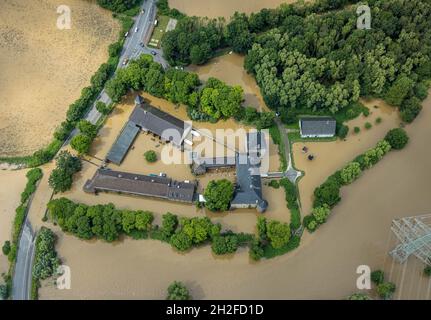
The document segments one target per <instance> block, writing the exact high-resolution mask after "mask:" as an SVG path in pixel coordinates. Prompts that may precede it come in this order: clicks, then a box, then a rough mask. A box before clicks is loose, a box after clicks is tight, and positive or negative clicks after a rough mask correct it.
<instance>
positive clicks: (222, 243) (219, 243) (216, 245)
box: [211, 235, 238, 255]
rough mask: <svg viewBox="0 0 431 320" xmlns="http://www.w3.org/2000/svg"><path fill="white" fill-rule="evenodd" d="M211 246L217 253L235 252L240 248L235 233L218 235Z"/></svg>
mask: <svg viewBox="0 0 431 320" xmlns="http://www.w3.org/2000/svg"><path fill="white" fill-rule="evenodd" d="M211 248H212V251H213V252H214V253H215V254H216V255H223V254H229V253H234V252H236V250H237V249H238V238H237V237H236V236H235V235H227V236H217V237H215V238H214V239H213V241H212V245H211Z"/></svg>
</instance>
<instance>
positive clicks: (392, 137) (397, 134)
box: [385, 128, 409, 150]
mask: <svg viewBox="0 0 431 320" xmlns="http://www.w3.org/2000/svg"><path fill="white" fill-rule="evenodd" d="M385 140H386V141H387V142H389V144H390V145H391V147H392V148H393V149H395V150H400V149H403V148H404V147H405V146H406V144H407V143H408V142H409V136H408V135H407V132H406V131H405V130H404V129H401V128H396V129H392V130H390V131H389V132H388V133H387V134H386V137H385Z"/></svg>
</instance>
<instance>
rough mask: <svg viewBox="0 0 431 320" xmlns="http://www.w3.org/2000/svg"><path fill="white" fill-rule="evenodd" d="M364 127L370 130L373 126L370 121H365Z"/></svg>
mask: <svg viewBox="0 0 431 320" xmlns="http://www.w3.org/2000/svg"><path fill="white" fill-rule="evenodd" d="M364 127H365V129H367V130H370V129H371V128H372V127H373V125H372V124H371V123H370V122H365V126H364Z"/></svg>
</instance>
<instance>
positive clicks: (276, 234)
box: [266, 220, 290, 249]
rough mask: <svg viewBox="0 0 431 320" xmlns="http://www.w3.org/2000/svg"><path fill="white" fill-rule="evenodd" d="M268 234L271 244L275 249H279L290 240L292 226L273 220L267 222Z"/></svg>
mask: <svg viewBox="0 0 431 320" xmlns="http://www.w3.org/2000/svg"><path fill="white" fill-rule="evenodd" d="M266 234H267V236H268V239H269V241H270V242H271V246H272V247H273V248H275V249H279V248H282V247H283V246H285V245H286V244H287V243H288V242H289V239H290V227H289V225H288V224H287V223H282V222H279V221H274V220H273V221H270V222H269V223H267V230H266Z"/></svg>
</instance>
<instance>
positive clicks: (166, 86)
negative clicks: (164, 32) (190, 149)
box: [106, 55, 274, 128]
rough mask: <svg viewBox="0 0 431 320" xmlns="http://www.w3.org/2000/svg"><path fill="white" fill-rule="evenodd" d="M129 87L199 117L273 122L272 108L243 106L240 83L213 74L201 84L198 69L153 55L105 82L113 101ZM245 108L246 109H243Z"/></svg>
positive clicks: (261, 125) (262, 123)
mask: <svg viewBox="0 0 431 320" xmlns="http://www.w3.org/2000/svg"><path fill="white" fill-rule="evenodd" d="M129 89H133V90H144V91H145V92H148V93H149V94H151V95H153V96H155V97H159V98H164V99H166V100H168V101H170V102H172V103H176V104H184V105H186V106H187V111H188V115H189V117H190V118H191V119H192V120H196V121H212V122H216V121H218V120H219V119H227V118H230V117H235V118H236V119H237V120H238V121H244V122H246V123H248V124H252V125H255V126H257V127H258V128H265V127H268V126H270V125H272V123H273V120H274V114H273V113H272V112H267V113H258V112H256V111H250V109H249V108H246V109H244V108H242V102H243V100H244V94H243V90H242V88H241V87H239V86H233V87H232V86H229V85H227V84H226V83H224V82H222V81H220V80H218V79H215V78H210V79H208V81H207V82H206V83H205V84H204V85H203V86H201V82H200V80H199V77H198V75H197V74H195V73H191V72H187V71H183V70H179V69H175V68H170V69H168V70H166V71H165V70H164V69H163V67H162V66H161V65H160V64H159V63H157V62H154V61H153V58H152V57H151V56H150V55H142V56H141V57H139V58H138V59H137V60H133V61H131V62H130V63H129V65H128V66H127V67H126V68H124V69H120V70H118V72H117V73H116V76H115V77H114V78H112V79H110V80H109V81H108V82H107V84H106V92H107V93H108V95H109V96H110V97H111V99H112V100H113V101H114V102H119V101H120V100H121V98H122V97H123V96H124V95H125V94H126V93H127V92H128V90H129ZM243 109H244V110H243Z"/></svg>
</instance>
